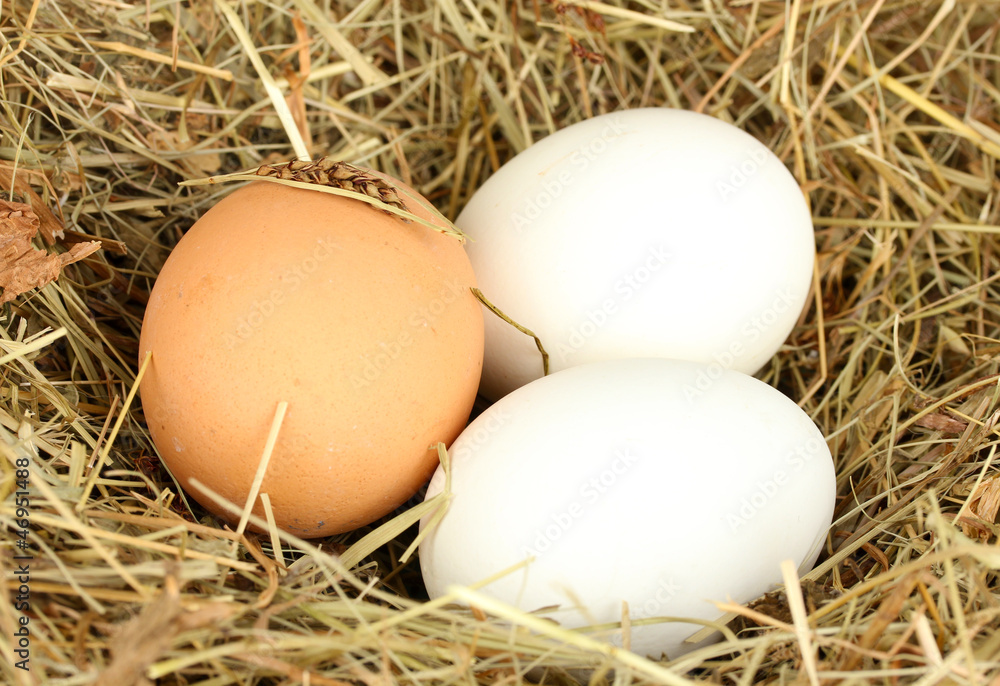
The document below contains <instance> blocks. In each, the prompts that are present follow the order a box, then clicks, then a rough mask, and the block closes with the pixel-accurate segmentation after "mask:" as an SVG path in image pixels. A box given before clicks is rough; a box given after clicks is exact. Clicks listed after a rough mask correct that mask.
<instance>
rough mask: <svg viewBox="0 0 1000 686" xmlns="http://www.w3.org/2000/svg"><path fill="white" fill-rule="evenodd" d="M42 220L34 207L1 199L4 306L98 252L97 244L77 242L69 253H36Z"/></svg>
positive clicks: (0, 282) (0, 257)
mask: <svg viewBox="0 0 1000 686" xmlns="http://www.w3.org/2000/svg"><path fill="white" fill-rule="evenodd" d="M39 227H40V222H39V217H38V215H37V214H35V212H34V210H33V209H32V207H31V205H27V204H25V203H21V202H9V201H7V200H0V289H3V292H2V293H0V305H2V304H3V303H6V302H10V301H11V300H13V299H14V298H16V297H17V296H19V295H21V294H22V293H26V292H27V291H30V290H31V289H33V288H40V287H42V286H44V285H45V284H47V283H49V282H51V281H55V280H56V279H57V278H58V277H59V273H60V271H62V268H63V267H65V266H66V265H67V264H72V263H73V262H77V261H79V260H82V259H83V258H84V257H87V256H88V255H90V254H92V253H94V252H96V251H97V250H98V249H99V248H100V247H101V244H100V243H98V242H97V241H89V242H87V243H77V244H75V245H73V246H72V247H71V248H70V249H69V251H68V252H64V253H62V254H58V255H55V254H50V253H47V252H45V251H43V250H36V249H35V248H34V247H33V246H32V245H31V239H32V238H34V237H35V234H37V233H38V231H39Z"/></svg>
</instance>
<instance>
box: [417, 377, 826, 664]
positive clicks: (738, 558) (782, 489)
mask: <svg viewBox="0 0 1000 686" xmlns="http://www.w3.org/2000/svg"><path fill="white" fill-rule="evenodd" d="M450 455H451V489H452V499H451V501H450V504H449V506H448V510H447V512H446V514H445V515H444V517H443V519H442V520H441V521H440V523H439V524H438V525H437V526H436V527H434V528H433V529H431V531H430V532H429V534H428V536H427V538H425V539H424V540H423V542H422V543H421V545H420V564H421V570H422V572H423V577H424V581H425V583H426V585H427V591H428V592H429V594H430V596H431V597H432V598H436V597H439V596H441V595H443V594H445V593H446V592H447V590H448V588H449V587H450V586H452V585H462V586H468V585H471V584H474V583H476V582H479V581H482V580H484V579H486V578H488V577H490V576H491V575H494V574H496V573H498V572H500V571H501V570H504V569H507V568H508V567H510V566H512V565H515V564H517V563H518V562H521V561H522V560H525V559H527V558H530V557H533V558H534V561H532V562H530V563H528V564H527V566H525V567H523V568H521V569H519V570H517V571H515V572H513V573H511V574H509V575H508V576H506V577H503V578H502V579H500V580H498V581H495V582H492V583H490V584H489V585H488V586H486V587H485V588H484V589H483V592H485V593H488V594H490V595H492V596H494V597H496V598H498V599H500V600H502V601H504V602H506V603H509V604H511V605H514V606H517V607H519V608H521V609H522V610H524V611H534V610H537V609H539V608H544V607H550V606H560V609H559V610H557V611H554V612H551V613H550V614H548V616H550V617H552V618H553V619H555V620H557V621H558V622H560V623H561V624H563V625H564V626H568V627H574V628H578V627H583V626H591V625H594V624H599V623H606V622H618V621H620V619H621V610H622V601H627V602H628V604H629V608H630V611H631V617H632V619H633V621H636V620H639V619H643V618H652V617H659V616H670V617H684V618H701V619H705V620H716V619H718V618H719V617H720V616H721V614H722V613H721V612H719V611H718V609H717V608H716V606H715V605H713V604H712V601H726V600H727V599H732V600H735V601H736V602H739V603H743V602H748V601H750V600H752V599H754V598H756V597H758V596H760V595H761V594H763V593H765V592H767V591H768V590H770V589H771V588H772V586H773V585H774V584H777V583H780V581H781V572H780V563H781V562H782V561H783V560H793V561H794V562H795V564H796V565H797V566H798V568H799V569H800V571H805V570H806V569H809V568H811V567H812V565H813V564H814V563H815V561H816V558H817V556H818V554H819V552H820V550H821V548H822V545H823V543H824V541H825V539H826V531H827V529H828V528H829V526H830V522H831V517H832V515H833V507H834V499H835V490H836V489H835V477H834V468H833V461H832V459H831V456H830V452H829V449H828V448H827V446H826V442H825V441H824V439H823V435H822V434H821V433H820V431H819V430H818V429H817V428H816V426H815V425H814V424H813V422H812V421H811V420H810V418H809V417H808V416H807V415H806V414H805V413H804V412H803V411H802V410H800V409H799V408H798V407H797V406H796V405H795V403H793V402H792V401H791V400H789V399H788V398H787V397H785V396H784V395H782V394H781V393H780V392H779V391H777V390H775V389H774V388H771V387H770V386H768V385H767V384H765V383H763V382H761V381H759V380H757V379H754V378H752V377H750V376H747V375H745V374H742V373H739V372H734V371H729V370H726V371H723V370H711V368H708V367H706V366H704V365H701V364H698V363H693V362H681V361H675V360H666V359H622V360H611V361H606V362H596V363H591V364H587V365H581V366H577V367H574V368H572V369H569V370H565V371H562V372H557V373H555V374H552V375H550V376H547V377H545V378H543V379H540V380H538V381H534V382H532V383H530V384H528V385H526V386H524V387H522V388H520V389H518V390H517V391H514V392H513V393H511V394H510V395H508V396H506V397H504V398H503V399H501V400H500V401H498V402H497V403H495V404H494V405H492V406H491V407H490V408H489V409H487V410H486V411H485V412H484V413H483V414H482V415H480V416H479V417H477V418H476V419H475V420H474V421H473V422H472V423H471V424H470V425H469V426H468V427H467V428H466V430H465V431H464V432H463V433H462V434H461V435H460V436H459V438H458V439H457V440H456V441H455V443H454V444H453V445H452V448H451V451H450ZM444 486H445V474H444V472H443V470H442V469H441V468H440V467H439V469H438V471H437V472H436V473H435V474H434V477H433V479H432V480H431V482H430V486H429V488H428V491H427V497H428V498H431V497H433V496H435V495H436V494H438V493H440V492H441V491H442V490H443V488H444ZM428 522H429V517H428V518H425V519H424V521H423V522H421V526H422V527H426V526H428ZM700 628H701V627H700V626H697V625H693V624H691V623H682V622H672V623H658V624H648V625H643V626H633V627H632V634H631V636H632V644H631V645H632V649H633V650H634V651H636V652H638V653H642V654H648V655H652V656H654V657H659V656H660V654H661V653H665V654H667V655H668V656H670V657H676V656H678V655H680V654H682V653H684V652H685V651H686V650H688V649H690V645H685V644H684V639H685V638H687V637H688V636H690V635H691V634H692V633H694V632H696V631H697V630H699V629H700ZM604 638H605V639H606V640H611V641H613V642H614V641H616V640H617V641H619V642H620V640H621V637H620V633H619V634H614V633H612V634H605V635H604Z"/></svg>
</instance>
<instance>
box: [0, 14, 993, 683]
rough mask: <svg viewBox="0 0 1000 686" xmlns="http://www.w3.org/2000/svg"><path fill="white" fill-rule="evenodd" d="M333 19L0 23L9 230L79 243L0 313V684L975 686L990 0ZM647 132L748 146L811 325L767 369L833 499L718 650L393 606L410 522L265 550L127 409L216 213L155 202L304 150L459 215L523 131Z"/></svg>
mask: <svg viewBox="0 0 1000 686" xmlns="http://www.w3.org/2000/svg"><path fill="white" fill-rule="evenodd" d="M330 4H331V5H332V8H333V9H332V11H331V12H327V11H326V10H325V9H323V8H324V7H325V6H326V5H325V4H321V3H316V2H314V0H273V1H263V0H261V1H257V2H240V3H224V2H222V0H220V1H219V2H215V3H213V2H209V1H207V0H192V1H191V2H179V1H174V0H150V1H149V2H138V3H129V2H123V1H121V0H94V1H93V2H83V0H62V1H60V2H53V1H51V0H47V1H44V2H43V1H42V0H12V2H9V3H5V4H4V5H3V7H2V9H0V30H2V33H0V36H2V40H0V70H2V71H0V96H2V97H0V108H2V111H3V116H2V117H0V135H2V139H0V170H2V173H3V177H2V178H0V181H2V182H3V183H2V186H3V191H5V192H6V191H10V190H12V189H13V190H15V191H17V194H18V197H17V198H15V200H21V201H24V200H25V199H27V201H28V202H29V203H30V204H31V205H32V206H33V207H36V208H37V209H36V212H38V214H39V217H40V221H41V223H42V225H43V227H45V230H46V231H48V232H49V233H47V234H46V237H47V238H51V239H52V240H55V241H56V242H57V243H58V245H59V247H55V248H50V250H52V251H54V252H59V253H61V252H64V251H65V250H68V249H69V247H70V246H71V245H73V244H79V243H83V242H86V241H91V240H97V241H100V242H101V244H102V247H103V249H102V250H101V251H99V252H98V253H97V254H95V255H92V256H90V257H87V258H86V259H84V260H83V261H82V262H79V263H77V264H73V265H69V266H66V267H65V269H64V272H63V274H62V276H61V277H60V278H59V280H58V281H57V282H55V283H52V284H50V285H48V286H46V287H44V288H43V289H41V290H36V291H30V292H28V293H27V294H25V295H23V296H20V297H19V298H17V299H15V300H14V302H12V303H10V304H8V305H5V306H4V307H3V309H2V310H0V313H2V315H0V316H2V317H3V327H2V329H0V336H2V340H0V375H2V383H0V424H2V427H0V438H2V440H0V452H2V454H3V455H2V457H3V459H2V460H0V466H2V470H3V472H2V473H3V480H2V481H0V501H2V509H0V519H2V521H3V525H4V527H5V533H4V538H3V542H4V545H3V551H2V557H3V561H4V562H3V570H4V586H3V588H4V596H3V601H2V602H0V652H2V654H3V660H2V669H3V674H4V681H5V682H6V683H13V684H34V683H60V684H90V683H99V684H108V685H112V684H113V685H115V686H119V685H125V684H141V683H148V682H150V681H153V682H158V683H163V684H185V683H200V684H212V685H213V686H214V685H218V686H221V685H223V684H277V683H289V684H296V683H302V684H338V685H339V684H346V683H350V684H365V686H374V685H376V684H387V683H396V682H399V683H466V684H477V683H482V684H486V683H490V684H493V683H518V682H521V681H524V680H531V681H539V680H544V682H545V683H553V684H566V683H573V682H574V681H575V680H580V679H582V680H584V681H586V680H590V682H591V683H594V684H600V683H605V682H607V683H610V682H612V681H613V682H614V683H616V684H628V683H654V684H681V683H688V682H689V681H692V680H706V681H711V682H719V683H723V682H724V683H733V684H739V685H740V686H743V685H745V684H751V683H758V682H771V681H781V682H797V683H810V684H820V683H822V684H830V683H834V682H840V681H845V682H868V681H872V682H881V683H890V682H891V683H919V684H935V683H953V684H961V683H982V684H986V683H991V682H992V683H997V679H998V678H1000V676H998V675H1000V595H998V592H997V585H998V580H997V569H998V567H1000V553H998V547H997V545H998V540H1000V525H998V523H997V511H998V507H1000V467H998V465H997V460H996V448H997V431H996V423H997V419H998V417H1000V403H998V394H1000V390H998V388H1000V387H998V383H997V381H998V379H1000V376H998V369H997V367H998V365H997V356H998V353H1000V331H998V321H1000V317H998V307H997V303H998V292H997V285H996V283H995V282H996V280H997V276H998V270H997V261H998V257H1000V255H998V253H1000V245H998V239H997V236H998V234H1000V218H998V212H1000V209H998V205H1000V203H998V198H997V191H998V189H1000V185H998V177H997V170H996V164H997V159H998V157H1000V127H998V126H997V124H996V121H997V105H998V102H1000V70H998V66H997V59H996V53H997V47H998V44H1000V42H998V41H1000V37H998V29H1000V25H998V24H997V22H996V19H995V12H994V11H995V7H994V6H993V5H992V4H990V3H983V4H982V5H980V4H977V3H956V2H954V1H953V0H946V1H945V2H942V3H916V2H911V1H908V0H905V1H900V2H886V1H885V0H874V1H865V2H860V3H858V2H849V1H842V0H824V1H822V2H820V1H812V0H792V1H791V2H789V3H787V4H785V3H760V2H751V1H747V2H742V1H734V2H729V3H705V4H698V5H688V4H687V3H685V2H683V1H682V2H679V3H673V4H672V5H671V7H672V9H668V10H663V9H660V8H659V6H658V4H657V3H652V2H632V3H624V2H618V1H614V2H608V3H598V2H585V1H583V0H580V1H576V0H574V1H572V2H562V3H553V2H550V1H548V0H532V1H531V2H527V1H524V2H515V3H500V2H497V1H496V0H484V2H480V3H469V2H457V1H456V0H440V1H439V2H436V3H419V2H400V1H398V0H397V1H395V2H378V1H366V2H361V3H357V4H354V3H348V2H339V1H337V0H334V1H333V2H332V3H330ZM664 6H665V5H664ZM651 105H665V106H671V107H681V108H686V109H696V110H700V111H704V112H707V113H710V114H712V115H713V116H716V117H719V118H722V119H725V120H727V121H730V122H733V123H735V124H737V125H738V126H740V127H742V128H744V129H745V130H747V131H749V132H750V133H752V134H753V135H755V136H756V137H758V138H759V139H761V140H762V141H764V142H765V143H766V144H767V145H768V146H769V147H770V148H771V149H772V150H774V151H776V152H777V154H779V155H780V156H781V157H782V159H784V160H785V161H786V163H787V164H788V165H789V167H790V168H791V169H792V171H793V172H794V174H795V176H796V178H797V179H798V181H799V182H800V184H801V186H802V188H803V189H804V191H805V192H806V193H807V194H808V197H809V200H810V204H811V208H812V212H813V215H814V217H815V223H816V227H817V231H816V238H817V245H818V248H819V255H818V259H817V266H818V270H817V276H816V280H815V286H816V287H815V297H814V300H813V302H812V304H811V305H810V307H809V308H808V310H807V311H806V312H805V313H804V314H803V316H802V318H801V320H800V322H799V325H798V327H797V328H796V330H795V332H794V333H793V335H792V336H791V338H790V340H789V341H788V344H787V345H786V346H785V347H784V348H783V349H782V350H781V351H780V353H779V354H778V355H777V356H776V357H775V358H774V360H773V361H772V363H771V364H769V366H768V367H767V368H766V369H765V370H764V371H763V372H762V374H761V376H762V378H764V379H765V380H766V381H767V382H768V383H770V384H772V385H775V386H777V387H778V388H780V389H782V390H783V391H785V392H786V393H787V394H788V395H790V396H791V397H793V398H796V399H799V400H800V401H801V405H802V407H803V408H804V409H805V410H806V411H807V412H808V413H809V414H810V415H811V416H812V417H813V418H815V420H816V421H817V422H818V423H819V425H820V426H821V428H822V429H823V431H824V433H825V434H826V435H827V436H828V437H829V442H830V445H831V448H832V450H833V453H834V455H835V456H836V463H837V473H838V476H839V481H838V485H839V494H840V499H839V504H838V508H837V512H836V521H835V523H834V525H833V527H832V529H831V532H830V537H829V541H828V545H827V549H826V551H825V552H824V554H823V556H822V558H821V563H820V564H819V566H818V567H817V568H816V569H815V570H814V571H813V572H811V573H810V574H809V575H808V576H807V577H806V578H804V579H801V580H799V579H795V578H794V575H792V576H791V577H786V581H787V582H788V586H787V587H788V589H790V590H789V593H792V597H789V596H788V595H786V594H785V593H784V592H776V593H773V594H769V595H768V596H766V597H765V598H762V599H760V600H759V601H757V602H755V603H751V604H750V605H749V606H733V605H727V606H724V607H725V609H726V610H728V611H731V612H732V614H733V616H735V617H736V619H735V620H734V621H733V623H732V624H731V625H730V627H728V628H727V636H729V638H728V639H727V640H726V641H725V642H724V643H721V644H717V645H714V646H710V647H708V648H705V649H702V650H700V651H698V652H695V653H691V654H689V655H687V656H685V657H683V658H681V659H679V660H676V661H675V662H673V663H662V662H661V663H656V662H652V661H649V660H646V659H643V658H639V657H637V656H635V655H632V654H631V653H627V652H624V651H620V650H618V649H615V648H612V647H610V646H608V645H605V644H597V643H595V642H594V641H592V640H591V639H589V638H588V637H587V636H585V635H583V634H580V633H578V632H568V631H565V630H563V629H560V628H559V627H555V626H554V625H551V624H550V623H548V622H544V621H541V620H539V619H538V618H536V617H531V616H526V615H523V614H520V613H516V612H512V611H511V610H510V609H509V608H505V607H502V606H497V604H496V603H492V602H490V601H489V599H487V598H483V597H481V596H479V595H477V594H476V591H475V589H469V590H466V591H462V595H463V597H464V598H465V599H467V600H470V599H472V600H477V602H478V605H477V607H476V609H474V610H471V611H470V610H462V609H456V608H455V607H452V606H449V605H448V602H449V601H451V600H455V598H444V599H439V600H437V601H434V602H429V603H428V602H422V601H421V598H420V594H421V593H422V590H421V589H422V586H421V583H420V580H419V574H418V571H417V568H416V565H415V564H414V561H413V559H412V558H410V557H408V556H406V555H404V553H406V552H407V548H408V546H409V545H410V543H411V542H412V538H413V535H414V532H413V528H412V527H409V528H407V526H406V525H407V524H409V523H411V522H412V521H413V517H412V516H411V517H410V519H408V520H401V521H402V525H400V526H397V527H396V530H393V531H391V532H390V534H391V535H392V537H391V539H390V540H389V541H388V542H387V543H385V544H384V545H381V547H377V548H376V546H377V545H378V544H380V543H382V542H383V541H384V540H385V536H384V535H382V534H373V533H372V532H373V531H375V529H374V527H367V528H366V529H364V530H362V531H359V532H354V533H352V534H347V535H342V536H337V537H334V538H332V539H327V540H323V541H313V542H310V543H307V542H305V541H299V540H296V539H294V538H293V537H290V536H286V535H284V534H280V537H281V542H280V543H279V540H278V539H279V534H278V532H277V531H276V530H275V529H274V527H273V525H272V526H271V527H270V531H271V532H272V533H271V535H270V536H268V535H263V536H259V535H256V534H238V533H235V532H232V531H229V530H227V529H225V528H223V527H222V526H220V525H219V523H218V522H216V521H213V520H211V519H210V518H208V517H207V516H206V515H205V514H204V511H203V510H201V509H200V508H199V507H198V506H197V505H196V504H194V503H193V502H191V501H189V500H187V498H186V497H185V496H184V495H183V494H182V493H179V492H178V490H177V488H176V486H175V485H174V484H173V482H172V481H171V479H170V478H169V475H168V474H167V473H166V471H165V470H164V469H163V468H162V467H161V466H160V465H159V463H158V461H157V459H156V457H155V451H154V449H153V447H152V445H151V443H150V440H149V437H148V434H147V433H146V430H145V428H144V426H143V423H142V416H141V408H139V407H138V406H137V403H135V402H134V400H133V396H132V391H134V387H135V382H136V376H137V373H138V362H137V360H136V356H137V350H138V347H137V337H138V332H139V326H140V322H141V318H142V313H143V309H144V305H145V302H146V300H147V297H148V293H149V289H150V286H151V284H152V282H153V279H154V277H155V275H156V273H157V271H158V269H159V268H160V266H161V265H162V264H163V260H164V259H165V257H166V255H167V253H168V251H169V249H170V246H171V245H173V244H174V243H175V242H176V240H177V239H178V237H179V236H180V235H181V233H182V232H183V230H184V229H185V228H186V227H188V226H189V225H190V224H191V223H192V222H193V221H194V220H195V219H196V218H197V217H198V216H199V214H200V213H201V212H203V211H204V210H205V209H206V208H208V207H209V206H211V204H212V203H213V202H214V201H215V200H216V199H218V197H220V196H221V194H222V193H223V192H224V189H220V188H218V187H215V186H211V185H198V186H187V187H181V186H179V185H178V184H179V183H180V182H182V181H189V180H195V179H200V178H203V177H206V176H208V175H211V174H215V173H227V172H233V171H237V170H242V169H251V168H255V167H257V166H259V165H261V164H264V163H273V162H280V161H283V160H288V159H291V158H293V157H295V156H296V154H299V155H301V154H302V152H303V151H308V153H309V154H310V155H311V156H313V157H318V156H320V155H324V154H325V155H329V156H330V157H332V158H335V159H343V160H346V161H349V162H352V163H356V164H361V165H365V166H369V167H374V168H377V169H380V170H382V171H385V172H387V173H389V174H392V175H395V176H397V177H399V178H401V179H402V180H404V181H406V182H407V183H409V184H411V185H413V186H415V187H416V188H417V189H418V190H420V191H421V192H423V193H424V194H425V195H426V196H427V197H428V198H430V199H431V200H432V201H434V202H435V203H436V204H437V206H438V208H439V209H440V210H441V211H442V212H443V213H444V214H445V215H446V216H448V217H454V216H455V215H456V213H457V211H458V210H459V209H460V208H461V207H462V206H463V205H464V203H465V202H466V201H467V199H468V198H469V197H470V195H471V193H472V192H473V191H474V190H475V189H476V188H477V187H478V186H479V185H480V184H481V183H482V181H483V180H484V179H485V178H486V177H488V176H489V175H490V173H492V172H493V171H494V170H495V169H497V168H498V166H499V165H500V164H502V163H503V161H505V160H507V159H509V158H510V157H511V156H513V155H514V154H516V153H517V152H519V151H520V150H523V149H524V148H526V147H527V146H528V145H530V144H531V142H532V141H535V140H538V139H539V138H541V137H543V136H545V135H547V134H549V133H551V132H552V131H554V130H556V129H558V128H561V127H564V126H566V125H568V124H570V123H573V122H575V121H578V120H580V119H583V118H585V117H589V116H592V115H594V114H598V113H601V112H605V111H610V110H614V109H619V108H625V107H641V106H651ZM5 199H10V198H9V197H6V196H5ZM629 200H631V201H641V197H638V196H637V197H636V198H630V199H629ZM49 210H51V211H52V212H54V213H55V214H52V213H51V212H49ZM54 223H55V225H56V228H58V226H60V225H61V226H62V227H63V228H64V229H65V231H64V234H63V236H62V237H61V238H58V232H54V231H53V226H54ZM36 243H38V242H37V241H36ZM39 245H40V244H39ZM26 464H30V465H32V467H31V469H30V470H29V474H30V476H29V477H28V482H27V483H25V481H24V479H23V478H22V476H23V475H24V472H18V471H17V469H20V468H21V467H20V466H19V465H26ZM24 486H27V488H24ZM23 490H27V491H28V492H29V493H30V508H29V514H30V521H29V522H28V523H29V524H30V525H29V526H28V527H27V528H26V529H24V527H22V526H21V525H20V523H19V521H18V520H19V519H22V518H23V517H22V515H23V514H24V513H23V512H22V513H18V511H17V498H18V495H17V493H18V491H23ZM262 526H263V527H264V528H265V529H267V528H268V525H267V522H262ZM21 530H26V531H27V534H26V538H25V539H21V538H20V535H19V533H18V532H19V531H21ZM383 533H384V531H383ZM22 540H24V541H25V543H26V545H27V546H28V548H29V549H30V551H31V554H32V555H33V559H32V560H30V561H29V562H30V598H28V599H27V601H28V602H29V604H30V637H31V638H30V640H31V653H30V670H28V671H26V670H22V669H18V668H16V667H15V666H13V665H15V663H17V662H18V661H19V660H20V659H21V658H20V657H19V656H18V654H17V653H16V652H15V650H16V649H17V647H18V646H17V640H16V636H15V632H16V631H17V630H18V628H19V626H20V625H19V621H20V620H19V618H20V617H22V616H23V614H22V613H21V612H19V611H18V610H17V609H16V608H17V604H18V603H20V602H22V600H21V599H19V597H18V596H19V595H21V594H22V592H21V591H19V589H20V588H21V585H22V582H21V581H20V580H19V579H18V572H17V569H18V566H17V565H18V564H23V563H19V561H17V560H16V559H15V556H16V555H18V554H19V549H18V547H17V546H18V544H19V543H20V542H21V541H22ZM359 542H361V543H360V544H359ZM356 544H359V545H360V547H357V545H356ZM352 545H355V546H356V547H354V548H353V549H352V550H351V551H350V554H348V555H345V556H344V557H339V556H338V555H339V554H342V553H345V552H347V550H348V548H349V547H350V546H352ZM595 547H597V548H598V549H599V542H595ZM20 552H21V553H23V552H24V551H20ZM595 554H599V550H596V551H595ZM404 559H405V560H406V561H405V562H404V561H403V560H404ZM345 561H346V562H348V563H349V564H345ZM799 588H801V591H799V590H797V589H799ZM642 621H644V622H645V621H655V620H642Z"/></svg>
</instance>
